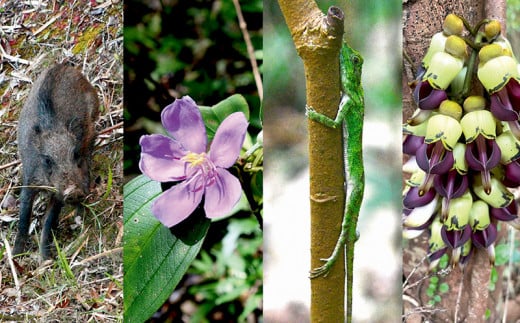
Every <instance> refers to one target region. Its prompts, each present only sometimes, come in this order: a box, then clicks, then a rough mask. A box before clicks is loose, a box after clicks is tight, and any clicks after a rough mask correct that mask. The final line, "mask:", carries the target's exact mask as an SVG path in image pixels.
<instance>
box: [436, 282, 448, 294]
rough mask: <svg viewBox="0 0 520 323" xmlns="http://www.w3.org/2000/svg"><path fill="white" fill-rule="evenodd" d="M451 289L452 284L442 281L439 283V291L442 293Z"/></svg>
mask: <svg viewBox="0 0 520 323" xmlns="http://www.w3.org/2000/svg"><path fill="white" fill-rule="evenodd" d="M449 290H450V285H448V283H441V284H440V285H439V292H441V293H442V294H444V293H447V292H448V291H449Z"/></svg>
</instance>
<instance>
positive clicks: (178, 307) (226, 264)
mask: <svg viewBox="0 0 520 323" xmlns="http://www.w3.org/2000/svg"><path fill="white" fill-rule="evenodd" d="M240 7H241V10H242V12H243V15H244V19H245V21H246V23H247V30H248V32H249V36H250V37H251V42H252V45H253V47H254V48H255V52H254V55H255V58H256V59H257V63H258V64H259V65H260V64H261V63H262V1H261V0H247V1H240ZM124 14H125V29H124V37H125V53H124V55H125V56H124V60H125V69H124V73H125V87H124V91H125V146H124V149H125V181H126V182H127V181H129V180H130V179H131V178H133V177H135V176H137V175H140V171H139V168H138V162H139V156H140V151H141V149H140V146H139V138H140V137H141V136H142V135H144V134H149V133H162V132H163V129H162V126H161V123H160V112H161V111H162V109H163V108H164V107H166V106H167V105H168V104H170V103H172V102H173V101H174V98H181V97H182V96H184V95H189V96H191V97H192V98H193V99H194V100H195V102H197V104H198V105H205V106H212V105H215V104H217V103H218V102H220V101H222V100H223V99H225V98H227V97H229V96H231V95H232V94H235V93H238V94H241V95H243V96H244V97H245V99H246V101H247V102H248V105H249V109H250V120H249V123H250V126H249V128H248V133H249V135H250V136H251V137H253V138H254V137H255V136H256V135H257V134H258V133H259V131H260V130H261V121H260V99H259V95H258V90H257V87H256V85H255V82H254V79H253V73H252V68H251V63H250V61H249V56H248V53H247V50H246V45H245V42H244V37H243V33H242V31H241V30H240V27H239V23H238V19H237V11H236V8H235V6H234V4H233V1H231V0H229V1H228V0H226V1H218V0H216V1H211V0H194V1H174V0H164V1H153V0H152V1H132V0H128V1H125V12H124ZM165 274H168V273H165ZM262 274H263V273H262V231H261V226H260V224H259V223H258V221H257V219H256V218H255V217H254V216H253V215H252V214H251V212H245V211H241V212H239V213H237V214H235V215H233V216H232V217H228V218H226V219H223V220H220V221H216V222H213V223H212V225H211V226H210V229H209V232H208V235H207V237H206V239H205V241H204V244H203V247H202V249H201V252H200V254H199V255H198V257H197V259H196V260H195V261H194V262H193V263H192V266H191V268H190V269H189V270H188V272H187V274H186V275H185V276H184V278H183V280H182V281H181V282H180V283H179V285H178V286H177V288H176V290H175V291H174V292H173V293H172V295H171V297H170V298H169V299H168V300H167V301H166V303H165V304H164V305H163V306H162V307H161V308H160V309H157V313H156V314H155V315H154V316H153V317H152V318H150V322H236V321H246V320H247V321H250V322H251V321H252V322H255V321H260V320H261V316H262V308H261V306H262V281H263V277H262Z"/></svg>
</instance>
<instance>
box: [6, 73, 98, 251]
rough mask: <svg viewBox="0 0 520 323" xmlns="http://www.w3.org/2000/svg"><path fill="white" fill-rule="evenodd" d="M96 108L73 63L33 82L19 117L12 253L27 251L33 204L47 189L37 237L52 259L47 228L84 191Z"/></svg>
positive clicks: (93, 93) (94, 96)
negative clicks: (19, 165)
mask: <svg viewBox="0 0 520 323" xmlns="http://www.w3.org/2000/svg"><path fill="white" fill-rule="evenodd" d="M98 113H99V102H98V98H97V93H96V90H95V89H94V88H93V87H92V85H91V84H90V83H89V82H88V81H87V79H85V77H84V76H83V75H82V74H81V72H79V71H78V70H76V69H75V68H73V67H70V66H67V65H65V64H58V65H55V66H53V67H51V68H50V69H48V70H46V71H44V72H43V73H42V74H41V75H40V76H39V77H38V79H37V80H36V82H34V84H33V87H32V89H31V91H30V93H29V96H28V98H27V101H26V102H25V105H24V106H23V108H22V111H21V112H20V118H19V121H18V138H17V140H18V153H19V155H20V159H21V161H22V185H23V186H22V189H21V192H20V220H19V222H18V234H17V236H16V241H15V245H14V250H13V253H14V254H15V255H16V254H20V253H23V252H24V251H25V250H26V242H27V240H28V235H29V224H30V219H31V213H32V205H33V201H34V198H35V196H36V194H37V193H38V192H39V191H41V190H44V191H46V192H49V193H50V201H49V205H48V207H47V215H46V217H45V220H44V222H43V228H42V231H41V239H40V254H41V256H42V258H43V259H44V260H45V259H49V258H51V245H52V241H53V235H52V230H55V229H56V227H57V224H58V216H59V214H60V211H61V209H62V207H63V205H64V204H66V203H72V204H78V202H79V201H80V200H81V199H82V198H84V197H85V196H86V195H87V194H88V193H89V188H90V174H89V170H90V163H91V161H90V160H91V154H92V149H93V145H94V139H95V136H96V132H95V122H96V119H97V117H98ZM78 205H79V204H78Z"/></svg>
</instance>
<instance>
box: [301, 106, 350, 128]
mask: <svg viewBox="0 0 520 323" xmlns="http://www.w3.org/2000/svg"><path fill="white" fill-rule="evenodd" d="M305 115H306V116H307V118H309V119H310V120H312V121H316V122H319V123H321V124H323V125H324V126H327V127H329V128H334V129H336V128H337V127H338V126H340V125H341V121H338V122H336V121H335V120H332V119H331V118H329V117H327V116H326V115H324V114H321V113H319V112H317V111H316V110H314V108H313V107H310V106H308V105H306V106H305Z"/></svg>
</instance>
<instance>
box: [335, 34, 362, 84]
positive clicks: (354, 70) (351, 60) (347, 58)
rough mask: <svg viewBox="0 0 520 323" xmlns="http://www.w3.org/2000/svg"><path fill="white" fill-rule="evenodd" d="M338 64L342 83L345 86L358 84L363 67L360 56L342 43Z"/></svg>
mask: <svg viewBox="0 0 520 323" xmlns="http://www.w3.org/2000/svg"><path fill="white" fill-rule="evenodd" d="M340 62H341V68H342V69H343V70H342V71H341V78H342V82H343V83H346V84H360V82H361V69H362V67H363V57H362V56H361V54H360V53H359V52H358V51H357V50H355V49H352V48H350V47H349V46H348V45H347V44H346V43H344V44H343V46H342V47H341V53H340ZM343 78H346V79H343Z"/></svg>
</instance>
